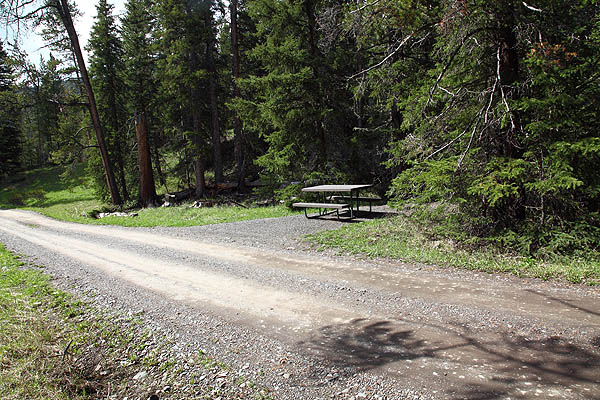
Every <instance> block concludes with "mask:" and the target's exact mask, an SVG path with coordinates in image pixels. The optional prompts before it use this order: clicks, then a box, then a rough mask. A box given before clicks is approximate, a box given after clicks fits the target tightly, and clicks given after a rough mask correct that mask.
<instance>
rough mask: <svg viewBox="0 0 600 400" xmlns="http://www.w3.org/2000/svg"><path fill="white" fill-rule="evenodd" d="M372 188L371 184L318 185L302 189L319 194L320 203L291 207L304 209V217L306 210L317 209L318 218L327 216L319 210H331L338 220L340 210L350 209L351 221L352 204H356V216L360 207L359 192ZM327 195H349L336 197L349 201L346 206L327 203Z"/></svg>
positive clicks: (353, 213)
mask: <svg viewBox="0 0 600 400" xmlns="http://www.w3.org/2000/svg"><path fill="white" fill-rule="evenodd" d="M372 186H373V185H371V184H360V185H318V186H309V187H305V188H304V189H302V191H303V192H315V193H321V203H294V204H293V206H294V207H300V208H304V209H305V210H304V213H305V215H306V209H307V208H318V209H319V216H321V215H326V214H327V213H324V214H322V213H321V208H324V209H327V208H332V209H334V210H335V211H334V212H336V213H337V214H338V218H339V210H340V209H342V208H349V209H350V218H351V219H352V218H354V216H355V210H354V204H356V214H358V211H359V208H360V205H359V201H360V199H361V197H360V196H359V193H360V191H361V190H363V189H367V188H370V187H372ZM328 193H330V194H331V193H334V194H336V193H337V194H342V193H344V194H349V196H348V195H342V196H338V197H339V198H341V199H349V200H350V202H349V203H348V204H339V203H331V202H327V201H326V200H327V199H326V194H328ZM331 197H335V196H331ZM363 199H364V198H363ZM369 204H370V203H369ZM306 216H307V217H308V215H306Z"/></svg>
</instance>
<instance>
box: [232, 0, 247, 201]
mask: <svg viewBox="0 0 600 400" xmlns="http://www.w3.org/2000/svg"><path fill="white" fill-rule="evenodd" d="M237 6H238V0H231V2H230V3H229V12H230V17H231V58H232V63H231V69H232V71H231V72H232V75H233V88H232V92H233V93H232V98H233V99H236V98H239V97H241V93H240V88H239V86H238V84H237V82H238V79H239V78H240V47H239V34H238V22H237ZM233 134H234V155H235V165H236V170H237V188H238V191H239V192H243V191H245V190H246V176H245V175H246V171H245V168H244V138H243V136H242V135H243V133H242V125H241V121H240V118H239V116H238V113H237V111H235V110H234V111H233Z"/></svg>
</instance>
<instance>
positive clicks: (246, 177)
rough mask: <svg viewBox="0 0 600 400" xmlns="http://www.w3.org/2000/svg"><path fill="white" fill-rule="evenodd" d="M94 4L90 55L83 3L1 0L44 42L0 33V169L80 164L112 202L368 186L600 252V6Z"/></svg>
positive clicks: (458, 217) (562, 0)
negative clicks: (41, 49) (83, 41)
mask: <svg viewBox="0 0 600 400" xmlns="http://www.w3.org/2000/svg"><path fill="white" fill-rule="evenodd" d="M95 8H96V10H95V19H94V25H93V28H92V31H91V37H90V40H89V42H88V44H87V47H86V49H85V50H87V52H88V54H89V56H88V59H87V60H84V58H83V56H82V50H84V49H82V48H81V47H80V44H79V42H78V37H77V32H76V31H75V30H74V28H73V19H76V18H77V15H78V14H79V10H78V9H77V8H76V5H75V4H74V3H73V2H71V1H69V0H35V1H33V2H31V1H18V0H11V1H9V0H0V17H1V18H2V24H1V26H2V29H5V27H9V26H10V27H11V29H13V30H15V29H27V27H33V26H37V27H38V30H39V31H41V32H43V35H44V38H45V41H46V43H47V44H48V46H49V48H50V49H51V53H50V56H48V57H45V58H42V59H41V60H40V62H39V64H32V63H31V62H29V61H27V57H26V54H24V52H23V50H22V49H20V48H18V46H14V45H11V44H10V43H8V41H3V42H0V45H1V47H0V103H1V106H0V178H6V177H8V176H10V175H11V174H13V173H14V172H15V171H18V170H24V169H32V168H37V167H40V166H47V165H58V164H63V165H72V164H76V163H81V162H86V163H87V173H88V174H89V176H90V177H91V178H92V181H93V184H94V187H95V191H96V193H97V196H98V197H99V198H102V199H104V200H105V201H106V202H108V203H113V204H115V205H131V204H134V203H137V204H139V203H142V205H143V204H149V203H150V202H152V199H153V198H154V197H156V196H157V193H158V194H161V193H165V192H175V191H180V190H184V189H192V190H193V191H194V194H195V196H196V197H197V198H202V197H206V196H208V195H209V192H210V188H211V187H215V186H217V185H219V184H226V183H227V184H234V187H235V188H236V190H237V191H238V192H240V193H244V192H246V193H247V192H248V191H250V190H255V189H253V188H252V187H250V185H249V183H250V182H256V181H260V182H262V183H263V184H264V185H263V186H261V188H260V190H261V191H263V192H264V191H270V193H271V194H272V196H275V197H278V198H284V197H286V196H291V195H296V194H297V191H298V189H299V188H301V187H303V186H306V185H309V184H316V183H373V184H375V187H376V189H377V191H378V192H379V194H380V195H384V196H385V198H386V199H387V200H388V202H389V204H390V205H391V206H393V207H395V208H397V209H401V210H402V209H410V210H411V211H410V212H411V213H414V214H418V215H425V214H426V215H427V218H428V220H430V221H431V220H438V221H441V220H444V221H446V222H447V223H452V224H455V225H457V226H460V230H461V231H462V232H463V233H464V234H465V235H466V237H480V238H482V237H485V238H493V240H496V241H497V242H498V243H503V244H506V245H509V246H513V247H519V248H520V250H522V251H523V252H525V253H529V254H536V251H538V250H539V249H546V250H548V249H552V250H551V251H557V252H567V253H568V252H573V251H577V249H586V248H587V249H590V248H592V249H596V250H597V249H598V246H599V245H600V173H599V171H600V12H599V11H600V1H598V0H578V1H574V0H527V1H516V0H503V1H500V0H492V1H489V0H485V1H484V0H352V1H339V0H229V1H224V2H219V1H216V0H127V1H126V5H125V11H124V13H123V14H122V15H116V14H115V12H114V9H113V6H112V5H111V4H109V3H108V2H107V0H99V1H98V2H97V4H96V5H95ZM16 27H17V28H16ZM290 183H292V184H291V185H290ZM286 185H287V186H286ZM525 239H526V240H525Z"/></svg>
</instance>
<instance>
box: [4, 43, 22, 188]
mask: <svg viewBox="0 0 600 400" xmlns="http://www.w3.org/2000/svg"><path fill="white" fill-rule="evenodd" d="M20 110H21V106H20V99H19V96H18V93H17V91H16V90H15V78H14V75H13V68H12V66H11V65H10V62H9V59H8V53H7V52H6V51H5V50H4V45H3V43H2V41H1V40H0V178H4V177H5V176H6V175H8V174H10V173H12V172H14V171H15V170H16V169H17V168H18V167H19V166H20V160H19V157H20V155H21V138H20V131H19V117H20Z"/></svg>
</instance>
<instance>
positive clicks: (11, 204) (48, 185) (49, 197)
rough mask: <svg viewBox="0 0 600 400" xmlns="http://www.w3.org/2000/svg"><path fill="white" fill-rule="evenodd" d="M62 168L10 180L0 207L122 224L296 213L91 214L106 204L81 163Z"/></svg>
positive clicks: (222, 209)
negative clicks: (67, 171) (66, 170)
mask: <svg viewBox="0 0 600 400" xmlns="http://www.w3.org/2000/svg"><path fill="white" fill-rule="evenodd" d="M63 172H64V168H63V167H53V168H42V169H38V170H35V171H29V172H26V173H24V174H22V176H18V177H16V179H13V181H14V183H8V184H5V185H4V187H3V188H1V189H0V208H21V209H26V210H32V211H37V212H39V213H41V214H44V215H46V216H48V217H51V218H55V219H58V220H62V221H70V222H78V223H83V224H96V225H121V226H132V227H134V226H139V227H152V226H172V227H177V226H179V227H184V226H197V225H210V224H219V223H224V222H236V221H246V220H252V219H260V218H274V217H282V216H287V215H293V214H296V213H295V212H293V211H291V210H289V209H288V208H287V207H284V206H274V207H249V208H244V207H239V206H217V207H205V208H192V207H190V206H189V205H185V204H184V205H182V206H177V207H165V208H161V207H159V208H147V209H141V210H133V211H135V213H137V216H135V217H118V216H108V217H105V218H101V219H96V218H92V217H90V214H91V213H92V212H93V211H95V210H101V209H103V208H105V207H106V205H105V204H102V203H101V202H100V201H98V200H97V199H96V198H95V197H94V192H93V190H92V188H91V185H90V183H89V181H88V179H87V178H86V177H85V174H84V166H83V165H79V166H77V167H76V168H75V169H74V170H73V171H72V173H71V174H69V175H68V176H67V177H66V178H64V177H61V174H62V173H63Z"/></svg>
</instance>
